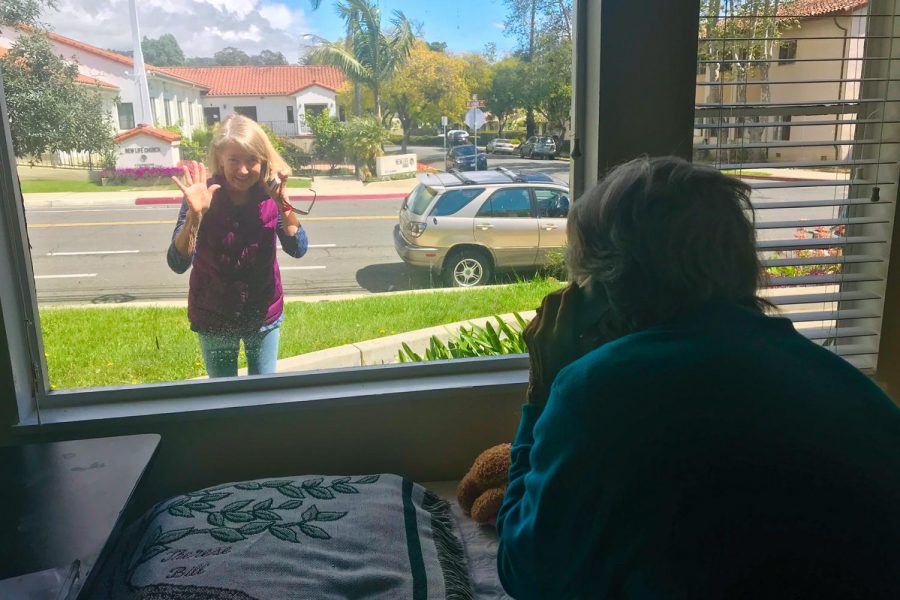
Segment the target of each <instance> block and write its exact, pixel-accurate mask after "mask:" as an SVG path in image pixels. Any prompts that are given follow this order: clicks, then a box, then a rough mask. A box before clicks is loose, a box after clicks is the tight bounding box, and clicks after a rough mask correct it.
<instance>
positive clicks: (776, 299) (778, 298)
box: [761, 288, 881, 307]
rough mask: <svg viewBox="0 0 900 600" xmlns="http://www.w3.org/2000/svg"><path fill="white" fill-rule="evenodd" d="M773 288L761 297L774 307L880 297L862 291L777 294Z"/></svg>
mask: <svg viewBox="0 0 900 600" xmlns="http://www.w3.org/2000/svg"><path fill="white" fill-rule="evenodd" d="M774 291H776V290H775V288H766V289H763V290H761V294H762V295H763V297H764V298H765V299H766V300H768V301H769V302H771V303H772V304H774V305H775V306H779V307H780V306H793V305H795V304H824V303H828V302H843V301H847V302H849V301H853V300H880V299H881V296H879V295H878V294H875V293H873V292H866V291H862V290H853V291H840V292H822V293H817V294H779V295H774V294H772V292H774Z"/></svg>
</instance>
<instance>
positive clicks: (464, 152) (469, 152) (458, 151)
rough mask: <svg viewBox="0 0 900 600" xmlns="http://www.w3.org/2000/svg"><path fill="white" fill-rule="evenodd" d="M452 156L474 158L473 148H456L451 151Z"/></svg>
mask: <svg viewBox="0 0 900 600" xmlns="http://www.w3.org/2000/svg"><path fill="white" fill-rule="evenodd" d="M453 155H454V156H474V155H475V146H457V147H456V148H454V149H453Z"/></svg>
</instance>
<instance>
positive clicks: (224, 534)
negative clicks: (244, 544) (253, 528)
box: [209, 527, 247, 542]
mask: <svg viewBox="0 0 900 600" xmlns="http://www.w3.org/2000/svg"><path fill="white" fill-rule="evenodd" d="M209 535H211V536H213V537H214V538H216V539H217V540H219V541H220V542H239V541H241V540H245V539H247V538H245V537H244V535H243V534H242V533H241V532H240V531H238V530H236V529H229V528H228V527H219V528H216V529H210V530H209Z"/></svg>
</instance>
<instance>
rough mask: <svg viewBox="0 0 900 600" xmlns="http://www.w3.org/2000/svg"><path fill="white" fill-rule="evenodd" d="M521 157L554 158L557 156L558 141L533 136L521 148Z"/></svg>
mask: <svg viewBox="0 0 900 600" xmlns="http://www.w3.org/2000/svg"><path fill="white" fill-rule="evenodd" d="M519 156H520V157H521V158H525V157H526V156H527V157H528V158H535V157H546V158H553V157H554V156H556V141H555V140H554V139H553V138H552V137H546V136H539V135H533V136H531V137H530V138H528V139H527V140H526V141H525V143H524V144H522V145H521V146H519Z"/></svg>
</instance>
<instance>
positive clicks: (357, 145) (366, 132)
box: [344, 117, 390, 177]
mask: <svg viewBox="0 0 900 600" xmlns="http://www.w3.org/2000/svg"><path fill="white" fill-rule="evenodd" d="M344 139H345V144H346V149H347V154H348V155H349V156H350V157H351V158H353V159H355V160H358V161H359V162H360V163H362V164H363V165H364V166H363V176H364V177H370V176H372V175H373V174H374V173H375V158H376V157H378V156H381V155H382V154H384V150H382V149H381V147H382V146H383V145H384V144H386V143H388V142H389V141H390V136H389V135H388V132H387V130H386V129H385V128H384V127H383V126H382V125H381V123H379V122H378V119H376V118H375V117H353V118H352V119H350V121H349V122H348V123H347V127H346V137H345V138H344Z"/></svg>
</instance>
